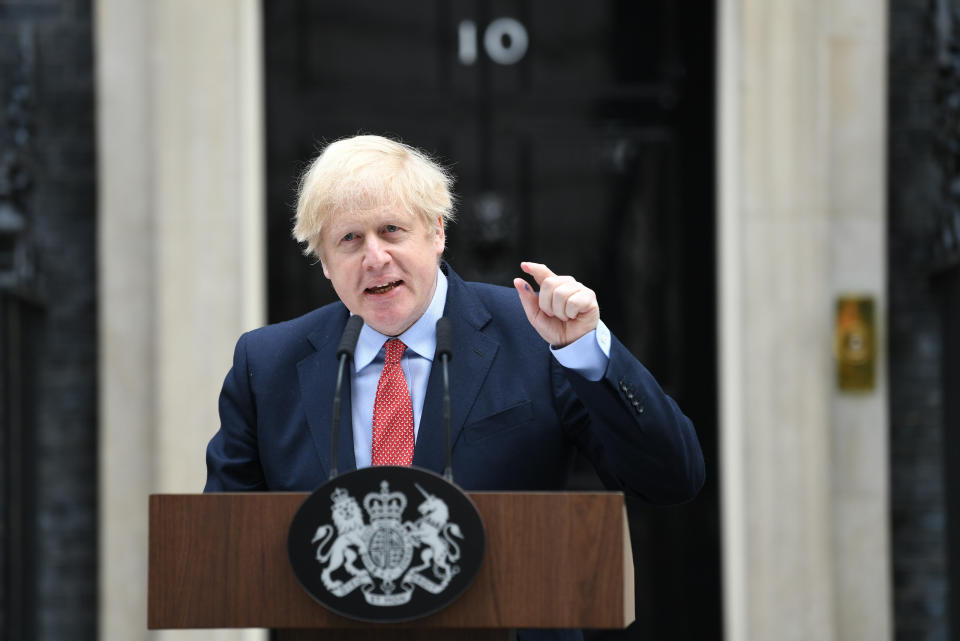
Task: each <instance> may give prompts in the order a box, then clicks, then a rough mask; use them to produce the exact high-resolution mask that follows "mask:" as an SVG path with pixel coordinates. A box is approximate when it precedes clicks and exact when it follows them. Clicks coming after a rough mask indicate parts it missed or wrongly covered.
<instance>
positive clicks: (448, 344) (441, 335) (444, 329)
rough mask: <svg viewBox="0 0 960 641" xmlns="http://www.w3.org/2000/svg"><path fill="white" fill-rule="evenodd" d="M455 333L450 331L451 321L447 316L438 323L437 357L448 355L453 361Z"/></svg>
mask: <svg viewBox="0 0 960 641" xmlns="http://www.w3.org/2000/svg"><path fill="white" fill-rule="evenodd" d="M452 352H453V331H452V330H451V329H450V319H449V318H447V317H446V316H443V317H441V318H440V320H438V321H437V356H443V355H444V354H446V355H447V358H448V359H450V360H453V353H452Z"/></svg>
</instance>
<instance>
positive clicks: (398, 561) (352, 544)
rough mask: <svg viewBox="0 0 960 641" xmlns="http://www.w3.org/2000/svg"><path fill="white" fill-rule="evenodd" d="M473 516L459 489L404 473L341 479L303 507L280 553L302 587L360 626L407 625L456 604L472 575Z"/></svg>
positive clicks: (479, 540)
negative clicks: (363, 623)
mask: <svg viewBox="0 0 960 641" xmlns="http://www.w3.org/2000/svg"><path fill="white" fill-rule="evenodd" d="M485 539H486V537H485V534H484V529H483V523H482V521H481V520H480V515H479V513H478V512H477V510H476V507H475V506H474V505H473V502H472V501H470V499H469V498H468V497H467V495H466V494H464V493H463V492H462V491H461V490H460V489H459V488H457V487H456V486H455V485H453V484H452V483H449V482H448V481H446V480H445V479H443V478H442V477H440V476H438V475H436V474H433V473H432V472H428V471H426V470H421V469H417V468H411V467H392V466H382V467H373V468H364V469H362V470H356V471H353V472H350V473H348V474H343V475H341V476H338V477H337V478H335V479H333V480H332V481H329V482H328V483H326V484H325V485H324V486H322V487H321V488H319V489H318V490H316V491H315V492H314V493H313V494H311V495H310V497H309V498H307V500H306V501H304V503H303V505H302V506H301V507H300V510H299V511H298V512H297V514H296V515H295V516H294V519H293V522H292V523H291V525H290V533H289V537H288V551H289V554H290V562H291V565H292V566H293V570H294V573H295V574H296V576H297V579H298V580H299V581H300V583H301V585H303V587H304V589H306V590H307V592H309V593H310V595H311V596H313V597H314V598H315V599H316V600H317V601H319V602H320V603H322V604H323V605H325V606H327V607H328V608H329V609H331V610H333V611H334V612H337V613H339V614H342V615H344V616H349V617H352V618H356V619H360V620H365V621H408V620H411V619H415V618H418V617H421V616H425V615H426V614H429V613H431V612H435V611H437V610H439V609H440V608H442V607H444V606H445V605H447V604H448V603H450V602H451V601H453V600H454V599H456V598H457V597H458V596H459V595H460V594H461V593H462V592H463V591H464V590H465V589H466V588H467V587H468V586H469V585H470V584H471V583H472V581H473V579H474V578H475V577H476V575H477V573H478V572H479V569H480V564H481V562H482V560H483V554H484V547H485Z"/></svg>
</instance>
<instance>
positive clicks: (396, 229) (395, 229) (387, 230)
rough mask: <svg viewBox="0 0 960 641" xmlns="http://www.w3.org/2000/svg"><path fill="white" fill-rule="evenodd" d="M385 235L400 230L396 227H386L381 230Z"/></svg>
mask: <svg viewBox="0 0 960 641" xmlns="http://www.w3.org/2000/svg"><path fill="white" fill-rule="evenodd" d="M383 229H384V230H385V231H386V232H387V233H393V232H395V231H400V228H399V227H397V226H396V225H387V226H386V227H384V228H383Z"/></svg>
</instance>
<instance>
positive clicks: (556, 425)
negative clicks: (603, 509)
mask: <svg viewBox="0 0 960 641" xmlns="http://www.w3.org/2000/svg"><path fill="white" fill-rule="evenodd" d="M442 267H443V269H444V271H445V273H446V274H447V278H448V282H449V287H448V291H447V301H446V307H445V312H444V313H445V315H446V316H447V317H448V318H450V321H451V325H452V330H453V345H454V354H453V358H452V360H451V361H450V381H451V383H450V385H451V398H452V402H451V415H452V424H451V430H452V433H451V442H452V444H453V450H452V451H453V454H452V456H453V472H454V479H455V481H456V482H457V484H458V485H460V486H461V487H462V488H464V489H466V490H556V489H562V488H563V487H564V484H565V482H566V479H567V475H568V472H569V470H570V463H571V461H572V456H573V454H574V449H575V448H579V449H580V450H581V451H582V452H584V453H585V454H586V455H587V456H588V457H589V458H590V460H591V461H592V462H593V464H594V466H595V467H596V469H597V472H598V473H599V475H600V477H601V479H602V480H603V482H604V484H605V485H606V486H607V487H609V488H611V489H619V490H623V491H624V492H626V493H628V494H631V495H637V496H640V497H642V498H644V499H646V500H648V501H650V502H653V503H661V504H662V503H677V502H682V501H686V500H689V499H691V498H693V497H694V496H695V495H696V494H697V492H698V491H699V489H700V487H701V485H702V484H703V479H704V469H703V456H702V453H701V450H700V444H699V442H698V440H697V436H696V432H695V431H694V428H693V425H692V423H691V422H690V420H689V419H688V418H687V417H686V416H684V414H683V413H682V412H681V411H680V409H679V408H678V407H677V405H676V403H674V401H673V399H671V398H670V397H668V396H667V395H666V394H665V393H664V392H663V391H662V390H661V389H660V386H659V385H658V384H657V382H656V381H655V380H654V378H653V376H651V375H650V373H649V372H648V371H647V370H646V369H645V368H644V367H643V365H641V364H640V362H639V361H637V359H636V358H634V357H633V356H632V355H631V354H630V352H629V351H628V350H627V349H626V348H625V347H624V346H623V345H622V344H620V342H619V341H618V340H616V338H613V340H612V346H611V349H610V361H609V363H608V365H607V369H606V372H605V373H604V377H603V379H602V380H600V381H597V382H590V381H587V380H586V379H584V378H583V377H582V376H580V375H579V374H576V373H575V372H572V371H570V370H567V369H565V368H564V367H562V366H561V365H560V364H559V363H558V362H557V361H556V359H555V358H554V357H553V356H552V355H551V354H550V350H549V347H548V345H547V344H546V343H545V342H544V340H543V339H542V338H541V337H540V336H539V335H538V334H537V333H536V331H535V330H534V329H533V327H532V326H531V325H530V323H529V322H528V321H527V318H526V316H525V315H524V312H523V308H522V307H521V305H520V301H519V297H518V296H517V293H516V292H515V291H514V290H513V289H510V288H506V287H497V286H493V285H485V284H480V283H466V282H464V281H463V280H461V279H460V277H459V276H457V275H456V273H455V272H454V271H453V270H452V269H450V268H449V266H447V265H446V264H443V266H442ZM348 317H349V312H348V311H347V309H346V307H344V306H343V304H342V303H339V302H337V303H333V304H330V305H326V306H324V307H321V308H320V309H317V310H314V311H313V312H310V313H308V314H306V315H304V316H301V317H299V318H296V319H294V320H291V321H287V322H283V323H278V324H275V325H269V326H267V327H263V328H260V329H257V330H254V331H252V332H248V333H246V334H244V335H243V336H242V337H241V338H240V340H239V342H238V343H237V346H236V350H235V353H234V359H233V367H232V369H231V370H230V372H229V373H228V374H227V377H226V380H225V381H224V384H223V391H222V393H221V396H220V430H219V432H217V434H216V435H215V436H214V437H213V439H212V440H211V441H210V444H209V446H208V448H207V484H206V488H205V491H208V492H210V491H214V492H216V491H267V490H282V491H312V490H314V489H316V488H317V487H318V486H320V485H322V484H323V483H324V482H325V481H326V479H327V476H328V473H329V469H330V430H331V415H332V411H333V410H332V404H333V402H332V398H333V388H334V385H335V379H336V370H337V359H336V355H335V352H336V349H337V346H338V344H339V340H340V335H341V334H342V332H343V328H344V325H345V324H346V321H347V318H348ZM441 374H442V372H441V368H440V367H434V368H432V370H431V373H430V379H429V382H428V385H427V393H426V398H425V400H424V407H423V414H422V417H421V421H420V430H419V433H418V437H417V442H416V446H415V450H414V458H413V464H414V465H416V466H419V467H424V468H427V469H430V470H433V471H435V472H437V473H442V471H443V467H444V462H445V453H444V427H443V418H442V408H441V401H442V380H441ZM338 450H339V454H338V467H339V469H340V471H341V472H344V471H349V470H352V469H355V468H356V462H355V460H354V455H353V431H352V428H351V409H350V383H349V377H344V390H343V404H342V407H341V422H340V435H339V447H338Z"/></svg>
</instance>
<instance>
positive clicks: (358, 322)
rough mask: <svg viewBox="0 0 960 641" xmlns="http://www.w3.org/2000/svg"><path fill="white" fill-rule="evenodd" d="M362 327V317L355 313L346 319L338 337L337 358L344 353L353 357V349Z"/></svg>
mask: <svg viewBox="0 0 960 641" xmlns="http://www.w3.org/2000/svg"><path fill="white" fill-rule="evenodd" d="M361 329H363V319H362V318H361V317H359V316H357V315H356V314H354V315H353V316H351V317H350V320H348V321H347V326H346V327H344V328H343V336H341V337H340V347H338V348H337V358H338V359H339V358H340V357H341V356H343V355H344V354H346V355H347V356H349V357H350V358H353V351H354V350H355V349H356V348H357V341H358V340H360V330H361Z"/></svg>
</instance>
